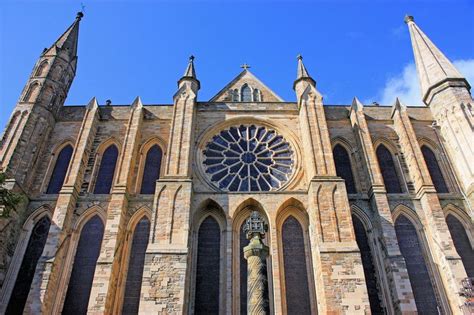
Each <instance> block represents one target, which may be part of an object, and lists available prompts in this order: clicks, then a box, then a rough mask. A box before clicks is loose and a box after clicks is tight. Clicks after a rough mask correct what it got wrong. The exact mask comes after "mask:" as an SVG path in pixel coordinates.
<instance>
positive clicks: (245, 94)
mask: <svg viewBox="0 0 474 315" xmlns="http://www.w3.org/2000/svg"><path fill="white" fill-rule="evenodd" d="M251 101H252V91H251V90H250V87H249V86H248V85H247V84H245V85H244V86H243V87H242V102H251Z"/></svg>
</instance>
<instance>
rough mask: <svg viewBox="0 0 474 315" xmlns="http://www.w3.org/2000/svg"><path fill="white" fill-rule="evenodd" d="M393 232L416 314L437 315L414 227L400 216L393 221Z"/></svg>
mask: <svg viewBox="0 0 474 315" xmlns="http://www.w3.org/2000/svg"><path fill="white" fill-rule="evenodd" d="M395 232H396V234H397V240H398V245H399V246H400V251H401V252H402V255H403V258H405V262H406V265H407V270H408V277H409V278H410V283H411V288H412V289H413V295H414V296H415V304H416V308H417V310H418V314H438V303H437V301H436V296H435V293H434V289H433V285H432V283H431V280H430V275H429V273H428V269H427V267H426V261H425V259H424V257H423V249H422V247H421V244H420V241H419V239H418V235H417V233H416V230H415V227H414V226H413V224H412V223H411V222H410V220H408V218H406V217H405V216H403V215H401V216H399V217H398V218H397V220H396V221H395Z"/></svg>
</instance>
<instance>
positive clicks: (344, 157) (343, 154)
mask: <svg viewBox="0 0 474 315" xmlns="http://www.w3.org/2000/svg"><path fill="white" fill-rule="evenodd" d="M333 155H334V163H335V164H336V174H337V176H339V177H342V178H343V179H344V180H345V182H346V189H347V192H348V193H349V194H354V193H356V192H357V191H356V188H355V184H354V176H353V175H352V167H351V159H350V158H349V154H348V153H347V150H346V149H344V147H343V146H342V145H340V144H337V145H336V146H335V147H334V150H333Z"/></svg>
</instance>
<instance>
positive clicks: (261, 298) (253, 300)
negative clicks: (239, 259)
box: [244, 211, 268, 315]
mask: <svg viewBox="0 0 474 315" xmlns="http://www.w3.org/2000/svg"><path fill="white" fill-rule="evenodd" d="M267 229H268V226H267V224H266V223H265V221H264V220H263V219H262V217H261V216H260V213H258V211H253V212H252V213H251V214H250V217H249V218H248V219H247V221H246V222H245V225H244V233H245V234H246V236H247V239H248V240H250V242H249V245H247V246H246V247H244V257H245V259H247V314H248V315H257V314H258V315H265V314H268V296H267V294H265V293H266V292H265V291H266V290H265V289H266V287H267V281H268V279H267V274H266V268H265V261H266V259H267V256H268V246H266V245H265V244H263V242H262V239H264V238H265V233H266V231H267Z"/></svg>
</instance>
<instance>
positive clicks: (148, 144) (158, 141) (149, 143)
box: [135, 136, 166, 194]
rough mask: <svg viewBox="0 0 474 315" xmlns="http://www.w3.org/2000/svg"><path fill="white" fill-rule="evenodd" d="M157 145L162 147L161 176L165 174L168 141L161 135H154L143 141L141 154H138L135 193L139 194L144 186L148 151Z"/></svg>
mask: <svg viewBox="0 0 474 315" xmlns="http://www.w3.org/2000/svg"><path fill="white" fill-rule="evenodd" d="M155 145H157V146H158V147H159V148H160V149H161V154H162V155H161V167H160V177H161V176H162V175H163V174H164V170H165V163H166V141H164V140H163V139H162V138H160V137H157V136H155V137H152V138H149V139H148V140H146V141H145V142H143V144H142V145H141V147H140V151H139V156H138V161H139V162H138V170H137V177H136V181H135V193H136V194H139V193H140V190H141V188H142V181H143V174H144V170H145V164H146V157H147V153H148V151H149V150H150V149H151V148H152V147H153V146H155Z"/></svg>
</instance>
